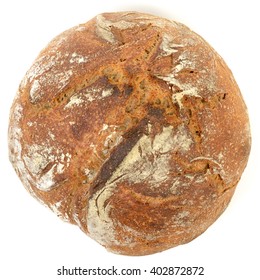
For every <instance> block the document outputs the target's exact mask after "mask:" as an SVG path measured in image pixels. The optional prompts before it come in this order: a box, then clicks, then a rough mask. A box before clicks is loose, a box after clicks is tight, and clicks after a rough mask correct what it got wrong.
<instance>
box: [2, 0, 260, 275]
mask: <svg viewBox="0 0 260 280" xmlns="http://www.w3.org/2000/svg"><path fill="white" fill-rule="evenodd" d="M257 2H259V1H257V0H256V1H253V0H247V1H239V0H237V1H222V0H218V1H199V0H196V1H194V0H190V1H188V0H186V1H184V0H177V1H169V0H168V1H164V0H159V1H146V0H138V1H131V0H128V1H116V0H114V1H113V0H111V1H109V0H106V1H98V0H93V1H86V0H85V1H81V0H73V1H66V0H63V1H58V0H52V1H49V0H44V1H26V0H20V1H18V0H17V1H12V0H8V1H1V4H0V28H1V30H0V31H1V32H0V38H1V43H0V71H1V73H0V80H1V83H0V85H1V87H0V106H1V107H0V117H1V120H0V137H1V139H0V172H1V174H0V175H1V176H0V182H1V183H0V184H1V185H0V187H1V191H0V200H1V201H0V215H1V220H0V221H1V229H0V259H1V261H0V278H1V279H4V280H9V279H12V280H13V279H29V280H30V279H39V280H41V279H51V280H52V279H136V280H137V279H207V280H214V279H250V280H255V279H260V275H259V274H260V273H259V259H260V257H259V252H260V242H259V236H260V229H259V228H260V227H259V223H260V222H259V221H260V219H259V214H260V206H259V205H260V202H259V197H260V192H259V187H260V186H259V177H258V176H259V175H258V174H259V171H258V169H259V158H260V148H259V146H260V133H259V120H260V107H259V98H258V97H259V95H260V90H259V88H260V87H259V83H260V68H259V66H260V58H259V57H260V55H259V50H260V46H259V40H258V38H259V36H260V34H259V27H260V20H259V15H258V10H259V9H258V6H257V5H256V4H257ZM121 10H135V11H142V12H148V13H152V14H157V15H159V16H163V17H167V18H170V19H175V20H177V21H180V22H182V23H184V24H186V25H188V26H189V27H190V28H191V29H193V30H194V31H196V32H197V33H199V34H200V35H201V36H202V37H204V38H205V39H206V40H207V41H208V42H209V43H210V44H211V45H212V46H213V47H214V48H215V49H216V50H217V52H218V53H219V54H220V55H221V56H222V57H223V58H224V59H225V61H226V62H227V64H228V65H229V67H230V68H231V69H232V71H233V74H234V76H235V78H236V80H237V82H238V84H239V86H240V89H241V91H242V93H243V96H244V99H245V101H246V103H247V106H248V110H249V115H250V119H251V128H252V138H253V143H252V150H251V156H250V160H249V163H248V166H247V168H246V170H245V172H244V174H243V176H242V179H241V181H240V183H239V185H238V187H237V191H236V193H235V195H234V197H233V199H232V201H231V204H230V205H229V207H228V209H227V210H226V211H225V213H224V214H223V215H222V216H221V217H220V218H219V220H218V221H217V222H215V223H214V225H212V226H211V227H210V228H209V229H208V230H207V231H206V232H205V233H204V234H202V235H201V236H200V237H198V238H197V239H195V240H194V241H192V242H191V243H189V244H186V245H182V246H179V247H177V248H173V249H170V250H168V251H164V252H162V253H158V254H154V255H150V256H144V257H127V256H120V255H114V254H112V253H108V252H107V251H106V250H105V249H104V248H103V247H101V246H100V245H99V244H97V243H96V242H95V241H93V240H91V239H90V238H89V237H87V236H86V235H85V234H83V233H82V232H81V231H80V230H79V229H78V228H77V227H76V226H72V225H70V224H66V223H64V222H62V221H60V220H59V219H58V218H57V217H56V216H55V215H54V214H53V213H52V212H51V211H50V210H48V209H47V208H45V207H43V206H42V205H40V204H39V203H38V202H37V201H36V200H34V199H33V198H32V197H31V196H30V195H29V194H28V193H27V191H26V190H25V189H24V188H23V186H22V184H21V182H20V181H19V179H18V178H17V176H16V174H15V172H14V171H13V169H12V167H11V164H10V163H9V161H8V149H7V126H8V114H9V109H10V106H11V103H12V100H13V98H14V95H15V93H16V89H17V88H18V85H19V83H20V80H21V79H22V77H23V75H24V74H25V72H26V71H27V70H28V68H29V67H30V65H31V64H32V62H33V60H34V58H35V57H36V55H37V54H38V53H39V51H40V50H41V49H42V48H43V47H45V45H46V44H47V43H48V42H49V41H50V40H51V39H52V38H53V37H54V36H56V35H57V34H59V33H60V32H62V31H64V30H66V29H68V28H70V27H72V26H75V25H77V24H79V23H83V22H85V21H88V20H89V19H91V18H92V17H94V16H95V15H96V14H99V13H102V12H108V11H111V12H112V11H121ZM63 265H64V266H66V267H67V268H73V267H75V266H77V267H78V266H81V267H84V268H97V267H98V266H99V267H103V268H110V267H111V266H112V265H114V266H116V267H117V268H123V267H125V268H141V269H143V270H144V269H147V270H148V271H149V270H150V269H151V268H152V267H153V266H203V267H204V268H205V276H200V277H192V276H190V277H186V276H177V277H174V276H152V275H149V274H143V275H142V276H135V277H122V276H121V277H119V276H118V277H105V276H103V277H102V276H95V277H94V276H92V277H88V276H84V277H82V276H78V277H76V276H74V277H73V276H68V277H65V276H57V269H58V268H60V267H62V266H63Z"/></svg>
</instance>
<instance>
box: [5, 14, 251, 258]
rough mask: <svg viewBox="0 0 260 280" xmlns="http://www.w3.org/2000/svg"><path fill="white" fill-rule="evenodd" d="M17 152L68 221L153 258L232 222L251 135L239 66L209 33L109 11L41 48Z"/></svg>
mask: <svg viewBox="0 0 260 280" xmlns="http://www.w3.org/2000/svg"><path fill="white" fill-rule="evenodd" d="M9 147H10V149H9V150H10V160H11V162H12V163H13V166H14V167H15V169H16V172H17V173H18V175H19V176H20V178H21V180H22V182H23V184H24V185H25V187H26V188H27V189H28V190H29V191H30V192H31V193H32V194H33V195H34V196H35V197H37V199H39V200H40V201H41V202H43V203H44V204H46V205H48V206H49V207H50V208H51V209H52V210H53V211H55V212H56V213H57V214H58V215H59V216H60V217H61V218H63V219H64V220H67V221H70V222H71V223H77V224H78V225H79V226H80V227H81V228H82V229H83V230H84V231H85V232H87V233H88V234H89V235H90V236H92V237H93V238H94V239H96V240H97V241H98V242H100V243H101V244H102V245H104V246H106V247H108V248H110V249H111V250H114V251H117V252H123V253H126V254H146V253H152V252H155V251H160V250H162V249H165V248H168V247H171V246H173V245H176V244H180V243H184V242H187V241H189V240H191V239H192V238H194V237H196V236H197V235H198V234H200V233H201V232H203V231H204V230H205V229H206V228H207V227H208V226H209V225H210V224H211V223H212V222H213V221H214V220H215V219H216V218H217V217H218V215H220V213H221V212H222V211H223V210H224V208H225V207H226V205H227V203H228V201H229V200H230V198H231V196H232V194H233V191H234V187H235V186H236V184H237V182H238V180H239V179H240V176H241V174H242V172H243V170H244V168H245V166H246V163H247V159H248V155H249V150H250V129H249V121H248V116H247V112H246V106H245V104H244V101H243V99H242V96H241V94H240V91H239V88H238V86H237V84H236V82H235V81H234V78H233V76H232V73H231V71H230V70H229V69H228V67H227V66H226V64H225V63H224V61H223V60H222V58H221V57H220V56H219V55H218V54H217V53H216V52H215V51H214V50H213V49H212V48H211V47H210V46H209V45H208V44H207V43H206V42H205V41H204V40H203V39H202V38H201V37H200V36H198V35H197V34H196V33H194V32H192V31H191V30H190V29H188V28H187V27H186V26H184V25H182V24H180V23H177V22H174V21H170V20H166V19H162V18H158V17H155V16H152V15H147V14H140V13H135V12H123V13H107V14H101V15H98V16H97V17H95V18H93V19H92V20H90V21H89V22H87V23H85V24H81V25H78V26H76V27H74V28H71V29H69V30H67V31H65V32H63V33H62V34H60V35H59V36H57V37H56V38H54V39H53V40H52V41H51V42H50V43H49V44H48V45H47V47H46V48H45V49H43V50H42V51H41V53H40V54H39V56H38V57H37V58H36V60H35V61H34V63H33V65H32V67H31V68H30V69H29V71H28V72H27V73H26V75H25V77H24V79H23V81H22V82H21V84H20V87H19V90H18V94H17V96H16V99H15V101H14V103H13V106H12V109H11V114H10V127H9ZM221 203H222V205H221ZM176 232H178V234H177V233H176ZM173 233H175V235H174V234H173ZM173 235H174V236H173ZM169 236H173V237H169ZM145 244H146V245H145ZM147 244H150V246H148V245H147ZM151 244H153V245H151ZM137 248H139V249H137ZM138 250H139V251H138Z"/></svg>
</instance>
